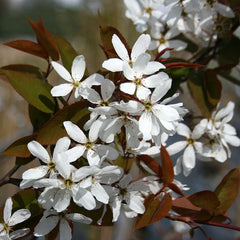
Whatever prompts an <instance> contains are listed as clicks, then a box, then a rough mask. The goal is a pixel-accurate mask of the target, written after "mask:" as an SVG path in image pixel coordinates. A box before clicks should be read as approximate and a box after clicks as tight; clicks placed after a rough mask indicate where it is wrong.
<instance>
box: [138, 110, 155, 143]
mask: <svg viewBox="0 0 240 240" xmlns="http://www.w3.org/2000/svg"><path fill="white" fill-rule="evenodd" d="M151 115H152V114H151V113H150V112H144V113H143V114H142V116H141V117H140V119H139V130H140V131H141V132H142V134H143V138H144V140H149V139H151V138H152V136H151V134H150V133H151V129H152V119H151Z"/></svg>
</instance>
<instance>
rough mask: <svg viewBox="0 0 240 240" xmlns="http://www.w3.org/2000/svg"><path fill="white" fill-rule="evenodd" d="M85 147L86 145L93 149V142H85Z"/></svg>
mask: <svg viewBox="0 0 240 240" xmlns="http://www.w3.org/2000/svg"><path fill="white" fill-rule="evenodd" d="M85 147H86V148H87V149H91V148H92V147H93V143H92V142H89V141H88V142H87V143H86V144H85Z"/></svg>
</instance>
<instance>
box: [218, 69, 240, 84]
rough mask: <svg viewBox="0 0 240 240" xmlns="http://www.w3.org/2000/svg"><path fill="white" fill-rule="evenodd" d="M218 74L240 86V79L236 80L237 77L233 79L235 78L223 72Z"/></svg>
mask: <svg viewBox="0 0 240 240" xmlns="http://www.w3.org/2000/svg"><path fill="white" fill-rule="evenodd" d="M218 73H219V75H221V76H222V77H224V78H225V79H226V80H228V81H229V82H231V83H233V84H236V85H238V86H240V80H239V79H237V78H235V77H233V76H231V75H229V74H228V73H226V72H223V71H221V72H218Z"/></svg>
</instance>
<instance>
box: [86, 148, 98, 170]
mask: <svg viewBox="0 0 240 240" xmlns="http://www.w3.org/2000/svg"><path fill="white" fill-rule="evenodd" d="M87 160H88V163H89V165H90V166H97V165H98V164H99V162H100V157H99V155H98V153H96V152H95V151H94V150H92V149H88V151H87Z"/></svg>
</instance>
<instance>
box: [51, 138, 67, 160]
mask: <svg viewBox="0 0 240 240" xmlns="http://www.w3.org/2000/svg"><path fill="white" fill-rule="evenodd" d="M70 144H71V140H70V139H69V138H68V137H62V138H60V139H58V141H57V143H56V146H55V148H54V151H53V159H55V158H56V157H57V154H58V153H61V152H64V151H67V150H68V148H69V146H70Z"/></svg>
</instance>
